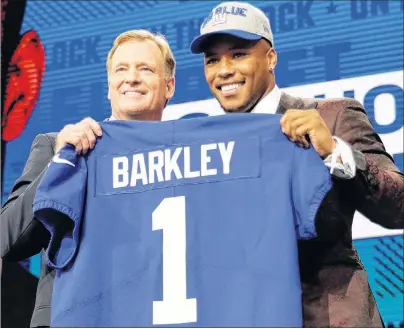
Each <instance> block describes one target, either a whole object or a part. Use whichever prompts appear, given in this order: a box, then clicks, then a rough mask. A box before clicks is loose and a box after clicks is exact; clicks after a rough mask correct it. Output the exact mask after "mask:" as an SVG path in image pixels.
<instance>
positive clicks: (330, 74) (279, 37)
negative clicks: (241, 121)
mask: <svg viewBox="0 0 404 329" xmlns="http://www.w3.org/2000/svg"><path fill="white" fill-rule="evenodd" d="M218 3H219V1H187V0H184V1H33V0H32V1H30V0H28V2H27V8H26V12H25V18H24V22H23V26H22V31H26V30H29V29H34V30H36V31H37V32H38V34H39V36H40V38H41V40H42V42H43V44H44V46H45V52H46V70H45V76H44V80H43V84H42V87H41V94H40V98H39V101H38V103H37V106H36V108H35V110H34V112H33V115H32V117H31V119H30V121H29V123H28V125H27V127H26V129H25V130H24V132H23V133H22V134H21V136H20V137H18V138H17V139H16V140H14V141H12V142H10V143H8V145H7V158H6V163H5V181H4V195H3V200H4V198H6V197H7V195H8V191H9V190H10V188H11V187H12V184H13V183H14V181H15V180H16V178H17V177H18V176H19V175H20V174H21V172H22V168H23V165H24V163H25V161H26V159H27V156H28V154H29V149H30V146H31V143H32V141H33V139H34V137H35V135H37V134H38V133H43V132H50V131H59V130H60V129H61V128H62V127H63V126H64V125H66V124H67V123H74V122H77V121H79V120H81V119H83V118H84V117H85V116H91V117H93V118H95V119H97V120H102V119H104V118H105V117H108V116H109V115H110V107H109V101H108V99H107V75H106V69H105V62H106V56H107V53H108V51H109V49H110V48H111V46H112V42H113V40H114V39H115V37H116V36H117V35H118V34H119V33H121V32H124V31H126V30H129V29H136V28H143V29H149V30H152V31H155V32H161V33H162V34H164V35H165V36H166V37H167V39H168V41H169V43H170V45H171V46H172V49H173V51H174V55H175V57H176V60H177V63H178V70H177V75H176V76H177V87H176V94H175V97H174V99H173V100H172V101H171V103H170V104H180V103H185V102H194V101H198V100H204V99H210V98H212V95H211V93H210V91H209V89H208V87H207V85H206V82H205V79H204V75H203V67H202V57H201V56H198V55H192V54H191V53H190V51H189V44H190V42H191V40H192V39H193V38H194V37H195V36H196V35H197V34H198V30H199V26H200V24H201V22H202V21H203V19H204V18H205V16H206V15H207V14H208V13H209V11H210V10H211V9H212V8H213V7H214V6H216V5H217V4H218ZM251 3H252V4H254V5H256V6H258V7H259V8H261V9H262V10H263V11H264V12H265V13H266V14H267V15H268V17H269V18H270V21H271V25H272V28H273V32H274V38H275V45H276V47H275V48H276V50H277V52H278V58H279V62H278V65H277V67H276V71H275V72H276V80H277V84H278V85H279V87H281V88H286V87H294V86H303V85H310V84H315V83H320V82H327V81H336V80H344V79H348V78H357V77H364V76H369V79H375V78H374V77H375V76H376V77H377V76H378V75H377V74H383V73H388V72H396V71H400V72H401V76H402V70H403V67H402V65H403V28H402V27H403V2H402V1H393V0H390V1H389V0H383V1H368V0H361V1H359V0H357V1H356V0H351V1H312V0H309V1H270V2H269V1H251ZM374 82H375V83H376V84H377V83H378V81H374ZM380 94H388V95H391V97H393V100H394V103H395V106H394V108H395V113H394V117H393V119H392V120H390V121H389V120H387V121H386V120H385V121H384V123H383V124H381V123H380V122H379V121H378V119H377V117H376V111H375V106H376V105H375V99H376V97H377V96H378V95H380ZM344 95H345V96H349V97H356V95H355V90H349V89H348V90H344ZM307 96H311V95H307ZM316 96H319V97H327V95H324V94H322V93H319V94H317V95H316ZM360 101H362V102H364V103H365V106H366V109H367V111H368V114H369V116H370V119H371V120H372V123H373V125H374V126H375V129H376V130H377V132H378V133H380V134H390V133H394V132H397V131H400V129H402V127H403V88H402V84H401V85H397V84H394V83H384V84H382V85H378V86H377V87H375V88H372V89H371V90H368V91H367V93H366V94H365V95H364V97H363V99H360ZM189 106H191V107H192V106H193V105H192V103H191V104H189ZM198 111H199V110H198V109H196V108H195V112H198ZM191 112H192V110H191ZM382 121H383V120H382ZM395 142H396V143H399V141H395ZM400 145H401V146H399V147H398V148H399V151H398V152H395V153H394V154H393V155H394V159H395V160H396V162H397V164H398V165H399V166H400V168H401V170H402V171H403V160H402V159H403V151H402V144H400ZM403 244H404V242H403V238H402V236H387V237H382V238H369V239H360V240H356V241H355V245H356V246H357V248H358V250H359V254H360V257H361V259H362V261H363V263H364V264H365V266H366V268H367V269H368V272H369V276H370V282H371V286H372V288H373V291H374V292H375V295H376V298H377V303H378V305H379V306H380V308H381V311H382V315H383V319H384V320H385V321H386V322H391V323H395V324H396V325H398V324H399V322H400V321H404V316H403V313H402V309H403V299H404V295H403V294H404V280H403V255H402V251H403ZM28 266H29V268H30V270H31V271H32V272H33V273H34V274H36V275H38V274H39V258H33V259H32V261H31V263H30V264H29V265H28Z"/></svg>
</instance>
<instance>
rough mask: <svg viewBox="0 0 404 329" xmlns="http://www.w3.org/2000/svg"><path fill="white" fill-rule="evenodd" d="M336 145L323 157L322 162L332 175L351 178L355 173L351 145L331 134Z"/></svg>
mask: <svg viewBox="0 0 404 329" xmlns="http://www.w3.org/2000/svg"><path fill="white" fill-rule="evenodd" d="M333 138H334V140H335V142H336V145H335V149H334V151H333V152H332V153H331V154H330V155H329V156H328V157H327V158H325V159H324V164H325V165H326V166H327V167H328V168H330V173H331V175H332V176H334V177H338V178H341V179H352V178H354V177H355V174H356V164H355V160H354V157H353V152H352V149H351V147H350V146H349V145H348V144H347V143H346V142H344V141H343V140H342V139H340V138H338V137H336V136H333Z"/></svg>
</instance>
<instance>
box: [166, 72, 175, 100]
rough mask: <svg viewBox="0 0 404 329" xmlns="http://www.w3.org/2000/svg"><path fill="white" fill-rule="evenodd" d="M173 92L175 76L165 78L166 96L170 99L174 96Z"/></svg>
mask: <svg viewBox="0 0 404 329" xmlns="http://www.w3.org/2000/svg"><path fill="white" fill-rule="evenodd" d="M174 92H175V78H174V77H173V78H170V79H167V91H166V98H167V99H171V98H172V97H173V96H174Z"/></svg>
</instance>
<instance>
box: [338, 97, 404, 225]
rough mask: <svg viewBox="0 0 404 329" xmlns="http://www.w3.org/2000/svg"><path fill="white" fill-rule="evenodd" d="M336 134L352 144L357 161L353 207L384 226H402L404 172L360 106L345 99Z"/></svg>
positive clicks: (350, 182)
mask: <svg viewBox="0 0 404 329" xmlns="http://www.w3.org/2000/svg"><path fill="white" fill-rule="evenodd" d="M344 103H345V104H344V109H343V110H342V111H340V113H339V115H338V118H337V122H336V125H335V135H336V136H337V137H339V138H341V139H342V140H344V141H345V142H347V143H348V144H349V145H350V146H351V147H352V152H353V157H354V160H355V164H356V175H355V177H354V178H353V179H352V180H349V182H347V183H349V184H353V188H354V198H355V202H356V208H357V210H359V211H360V212H361V213H363V214H364V215H365V216H366V217H368V218H369V219H370V220H371V221H372V222H375V223H377V224H379V225H381V226H383V227H385V228H391V229H402V228H404V175H403V174H402V173H401V172H400V170H399V169H398V168H397V166H396V165H395V164H394V161H393V159H392V157H391V156H390V155H389V154H388V153H387V152H386V149H385V147H384V145H383V143H382V141H381V139H380V137H379V135H378V134H377V133H376V132H375V130H374V129H373V127H372V124H371V122H370V120H369V118H368V116H367V114H366V112H365V109H364V108H363V106H362V105H361V104H360V103H359V102H358V101H356V100H354V99H347V100H344Z"/></svg>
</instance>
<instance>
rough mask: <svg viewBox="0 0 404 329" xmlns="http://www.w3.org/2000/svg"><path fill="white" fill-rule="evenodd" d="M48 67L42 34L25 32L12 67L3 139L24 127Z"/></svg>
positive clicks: (14, 55) (10, 65)
mask: <svg viewBox="0 0 404 329" xmlns="http://www.w3.org/2000/svg"><path fill="white" fill-rule="evenodd" d="M44 70H45V51H44V47H43V45H42V42H41V40H40V39H39V37H38V34H37V33H36V32H35V31H28V32H26V33H24V35H23V36H22V38H21V40H20V43H19V45H18V47H17V49H16V50H15V52H14V54H13V57H12V58H11V61H10V63H9V67H8V83H7V89H6V95H5V101H4V108H3V116H2V117H3V119H2V122H1V126H2V139H3V140H4V141H7V142H8V141H11V140H13V139H15V138H17V137H18V136H19V135H20V134H21V133H22V131H23V130H24V128H25V126H26V124H27V122H28V119H29V118H30V116H31V114H32V111H33V110H34V107H35V104H36V102H37V100H38V97H39V90H40V87H41V82H42V78H43V75H44Z"/></svg>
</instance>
